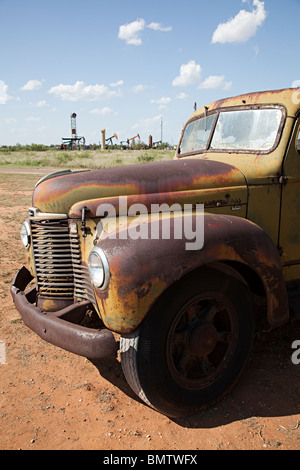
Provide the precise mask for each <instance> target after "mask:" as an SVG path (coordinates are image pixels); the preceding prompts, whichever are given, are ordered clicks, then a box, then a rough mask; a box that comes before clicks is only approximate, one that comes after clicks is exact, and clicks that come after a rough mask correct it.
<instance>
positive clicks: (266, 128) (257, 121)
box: [180, 108, 282, 154]
mask: <svg viewBox="0 0 300 470" xmlns="http://www.w3.org/2000/svg"><path fill="white" fill-rule="evenodd" d="M216 119H217V123H216V125H215V126H214V123H215V120H216ZM281 119H282V111H281V109H279V108H268V109H251V110H245V109H243V110H238V111H236V110H234V111H220V113H219V114H211V115H210V116H207V117H201V118H200V119H197V120H195V121H191V122H190V123H189V124H188V125H187V127H186V129H185V131H184V134H183V138H182V142H181V146H180V153H181V154H182V153H188V152H195V151H201V150H202V151H203V150H206V151H207V150H210V149H211V150H214V151H224V150H232V151H245V152H247V151H257V152H260V151H261V152H267V151H269V150H271V149H272V147H273V146H274V145H275V142H276V138H277V135H278V131H279V127H280V123H281Z"/></svg>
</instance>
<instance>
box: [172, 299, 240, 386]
mask: <svg viewBox="0 0 300 470" xmlns="http://www.w3.org/2000/svg"><path fill="white" fill-rule="evenodd" d="M238 335H239V324H238V318H237V312H236V310H235V307H234V306H233V304H232V303H231V301H230V300H229V299H228V297H226V296H225V295H223V294H221V293H219V292H211V293H209V292H208V293H205V294H201V295H199V296H197V297H194V298H193V299H191V300H190V301H189V302H188V303H186V304H185V305H184V306H183V307H182V308H181V309H180V310H179V312H178V313H177V315H176V316H175V318H174V320H173V322H172V325H171V328H170V330H169V334H168V337H167V342H166V356H167V361H168V369H169V372H170V374H171V376H172V378H173V379H174V380H175V382H177V383H178V384H179V385H180V386H181V387H184V388H188V389H201V388H205V387H207V386H208V385H211V384H212V382H213V381H214V380H215V379H216V378H217V376H218V375H219V374H220V373H221V371H222V370H224V368H226V367H227V365H228V362H229V361H230V359H231V358H232V355H233V353H234V350H235V348H236V344H237V339H238Z"/></svg>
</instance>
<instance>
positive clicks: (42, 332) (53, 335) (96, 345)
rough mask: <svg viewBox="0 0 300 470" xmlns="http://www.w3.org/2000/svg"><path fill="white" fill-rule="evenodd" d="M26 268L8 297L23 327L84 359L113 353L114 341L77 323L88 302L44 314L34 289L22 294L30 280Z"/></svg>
mask: <svg viewBox="0 0 300 470" xmlns="http://www.w3.org/2000/svg"><path fill="white" fill-rule="evenodd" d="M32 279H33V278H32V276H31V274H30V272H29V271H28V269H27V268H26V267H25V266H23V267H22V268H21V269H20V270H19V271H18V273H17V274H16V275H15V277H14V279H13V281H12V284H11V288H10V291H11V295H12V298H13V301H14V303H15V306H16V308H17V310H18V311H19V313H20V314H21V317H22V319H23V321H24V323H25V325H26V326H27V327H28V328H30V329H31V330H33V331H34V332H35V333H37V334H38V335H39V336H40V337H41V338H42V339H44V340H45V341H47V342H49V343H51V344H54V345H55V346H58V347H60V348H62V349H65V350H67V351H70V352H72V353H74V354H78V355H80V356H84V357H87V358H88V359H101V358H104V357H109V356H113V357H116V354H117V349H118V347H117V342H116V340H115V337H114V335H113V333H112V332H111V331H110V330H107V329H100V330H98V329H92V328H87V327H83V326H81V325H80V324H79V323H80V322H81V321H82V319H83V318H84V316H85V313H86V311H87V309H88V308H89V307H91V303H90V302H89V301H85V302H79V303H76V304H73V305H70V306H69V307H66V308H64V309H62V310H60V311H58V312H45V311H43V310H41V309H40V308H39V307H37V306H36V305H34V304H35V301H36V294H37V293H36V289H35V288H32V289H29V290H27V291H26V292H25V290H26V287H27V286H28V284H29V283H30V281H31V280H32Z"/></svg>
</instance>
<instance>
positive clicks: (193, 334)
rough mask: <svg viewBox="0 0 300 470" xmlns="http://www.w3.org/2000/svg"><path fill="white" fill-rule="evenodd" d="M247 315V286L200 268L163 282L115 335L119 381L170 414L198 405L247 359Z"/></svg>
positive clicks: (221, 390) (218, 392)
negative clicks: (131, 328)
mask: <svg viewBox="0 0 300 470" xmlns="http://www.w3.org/2000/svg"><path fill="white" fill-rule="evenodd" d="M253 336H254V315H253V311H252V302H251V297H250V294H249V290H248V288H247V286H246V285H245V284H244V283H243V282H241V281H240V280H238V279H237V278H234V277H231V276H228V275H225V274H224V273H222V272H220V271H217V270H211V269H207V270H205V271H204V272H202V275H201V276H200V277H199V276H195V275H194V276H191V277H187V278H185V279H184V280H183V281H182V282H181V283H180V284H178V285H177V286H176V288H173V289H170V290H169V291H168V292H167V293H166V294H165V295H164V296H163V297H162V298H161V299H159V301H158V302H157V303H156V304H155V306H154V307H153V308H152V309H151V311H150V312H149V313H148V315H147V317H146V318H145V320H144V321H143V322H142V324H141V326H140V328H139V329H138V330H137V331H135V332H134V333H133V334H131V335H128V336H126V337H125V336H124V337H122V338H121V341H120V351H121V363H122V368H123V372H124V375H125V377H126V380H127V382H128V383H129V385H130V386H131V388H132V389H133V390H134V392H135V393H136V394H137V395H138V396H139V397H140V398H141V399H142V400H143V401H144V402H145V403H147V404H148V405H149V406H151V407H153V408H154V409H156V410H157V411H159V412H161V413H163V414H166V415H167V416H170V417H174V418H176V417H180V416H186V415H190V414H191V413H194V412H196V411H199V410H202V409H205V408H207V407H209V406H211V405H212V404H214V403H215V402H216V401H218V400H219V399H220V398H221V397H223V396H224V395H225V394H226V393H229V391H230V390H231V389H232V387H233V385H234V384H235V383H236V381H237V379H238V377H239V376H240V373H241V372H242V369H243V367H244V365H245V363H246V361H247V358H248V355H249V351H250V348H251V344H252V340H253Z"/></svg>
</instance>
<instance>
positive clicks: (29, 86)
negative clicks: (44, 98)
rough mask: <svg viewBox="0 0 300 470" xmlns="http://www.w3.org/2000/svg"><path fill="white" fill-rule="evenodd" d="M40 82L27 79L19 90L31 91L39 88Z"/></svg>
mask: <svg viewBox="0 0 300 470" xmlns="http://www.w3.org/2000/svg"><path fill="white" fill-rule="evenodd" d="M41 86H42V82H41V81H40V80H28V82H27V83H25V85H24V86H22V88H21V90H23V91H33V90H38V89H39V88H41Z"/></svg>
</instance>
